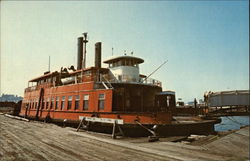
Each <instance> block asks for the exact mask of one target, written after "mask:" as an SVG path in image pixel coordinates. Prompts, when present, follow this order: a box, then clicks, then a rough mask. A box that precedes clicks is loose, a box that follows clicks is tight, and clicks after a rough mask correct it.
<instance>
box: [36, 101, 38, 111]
mask: <svg viewBox="0 0 250 161" xmlns="http://www.w3.org/2000/svg"><path fill="white" fill-rule="evenodd" d="M37 107H38V99H37V100H36V109H37Z"/></svg>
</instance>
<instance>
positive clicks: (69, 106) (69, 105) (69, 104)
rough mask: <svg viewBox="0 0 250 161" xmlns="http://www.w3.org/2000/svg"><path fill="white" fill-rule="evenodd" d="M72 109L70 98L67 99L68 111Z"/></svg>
mask: <svg viewBox="0 0 250 161" xmlns="http://www.w3.org/2000/svg"><path fill="white" fill-rule="evenodd" d="M71 107H72V96H69V97H68V110H69V109H71Z"/></svg>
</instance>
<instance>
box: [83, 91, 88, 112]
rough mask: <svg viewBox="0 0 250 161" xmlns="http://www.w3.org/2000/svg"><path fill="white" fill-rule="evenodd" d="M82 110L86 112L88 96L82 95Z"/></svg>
mask: <svg viewBox="0 0 250 161" xmlns="http://www.w3.org/2000/svg"><path fill="white" fill-rule="evenodd" d="M83 109H84V110H88V109H89V95H88V94H86V95H83Z"/></svg>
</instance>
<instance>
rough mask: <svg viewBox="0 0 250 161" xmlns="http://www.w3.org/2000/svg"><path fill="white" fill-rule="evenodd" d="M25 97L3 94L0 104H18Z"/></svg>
mask: <svg viewBox="0 0 250 161" xmlns="http://www.w3.org/2000/svg"><path fill="white" fill-rule="evenodd" d="M22 99H23V97H20V96H17V95H12V94H2V95H1V97H0V102H18V101H20V100H22Z"/></svg>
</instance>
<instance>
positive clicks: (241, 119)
mask: <svg viewBox="0 0 250 161" xmlns="http://www.w3.org/2000/svg"><path fill="white" fill-rule="evenodd" d="M245 125H250V123H249V116H226V117H221V123H220V124H216V125H215V131H228V130H236V129H240V127H241V126H245Z"/></svg>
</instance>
